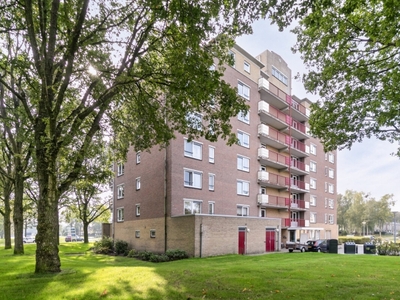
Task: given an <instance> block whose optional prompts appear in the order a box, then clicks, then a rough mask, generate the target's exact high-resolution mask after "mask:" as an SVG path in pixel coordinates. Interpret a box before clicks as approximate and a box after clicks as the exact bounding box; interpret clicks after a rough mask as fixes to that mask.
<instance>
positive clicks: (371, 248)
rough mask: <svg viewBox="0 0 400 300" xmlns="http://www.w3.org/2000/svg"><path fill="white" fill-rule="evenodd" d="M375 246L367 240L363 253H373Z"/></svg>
mask: <svg viewBox="0 0 400 300" xmlns="http://www.w3.org/2000/svg"><path fill="white" fill-rule="evenodd" d="M375 253H376V246H375V244H374V243H371V242H367V243H365V244H364V254H375Z"/></svg>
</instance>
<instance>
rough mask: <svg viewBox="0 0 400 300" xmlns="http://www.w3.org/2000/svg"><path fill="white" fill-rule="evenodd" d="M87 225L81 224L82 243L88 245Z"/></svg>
mask: <svg viewBox="0 0 400 300" xmlns="http://www.w3.org/2000/svg"><path fill="white" fill-rule="evenodd" d="M88 228H89V223H86V222H83V242H84V243H89V233H88Z"/></svg>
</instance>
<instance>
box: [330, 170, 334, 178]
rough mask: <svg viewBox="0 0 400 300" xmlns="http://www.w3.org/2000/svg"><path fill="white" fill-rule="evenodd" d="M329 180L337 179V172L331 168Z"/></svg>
mask: <svg viewBox="0 0 400 300" xmlns="http://www.w3.org/2000/svg"><path fill="white" fill-rule="evenodd" d="M329 178H335V171H334V170H333V169H331V168H329Z"/></svg>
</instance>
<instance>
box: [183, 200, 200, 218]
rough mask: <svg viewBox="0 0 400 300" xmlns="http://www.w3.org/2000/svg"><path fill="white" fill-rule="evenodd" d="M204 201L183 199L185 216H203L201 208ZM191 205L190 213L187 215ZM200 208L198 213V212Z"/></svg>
mask: <svg viewBox="0 0 400 300" xmlns="http://www.w3.org/2000/svg"><path fill="white" fill-rule="evenodd" d="M202 204H203V201H201V200H194V199H183V214H184V215H194V214H201V206H202ZM189 205H190V213H186V209H187V208H188V206H189ZM197 208H198V211H197Z"/></svg>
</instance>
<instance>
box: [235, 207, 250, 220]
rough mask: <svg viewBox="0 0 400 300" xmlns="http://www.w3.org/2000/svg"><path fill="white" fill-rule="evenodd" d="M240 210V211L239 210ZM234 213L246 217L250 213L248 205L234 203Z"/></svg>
mask: <svg viewBox="0 0 400 300" xmlns="http://www.w3.org/2000/svg"><path fill="white" fill-rule="evenodd" d="M239 211H240V212H239ZM236 215H237V216H239V217H247V216H249V215H250V206H249V205H243V204H238V205H236Z"/></svg>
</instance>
